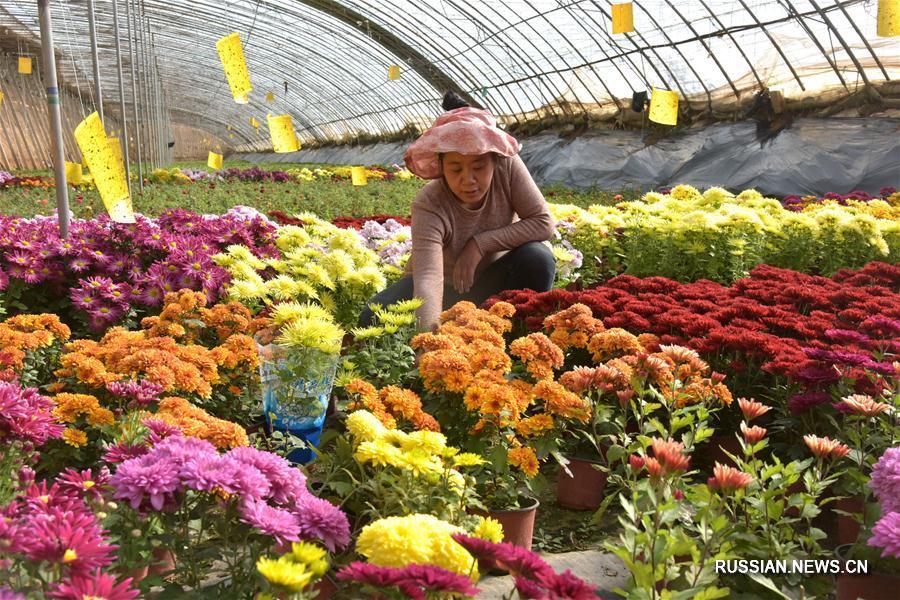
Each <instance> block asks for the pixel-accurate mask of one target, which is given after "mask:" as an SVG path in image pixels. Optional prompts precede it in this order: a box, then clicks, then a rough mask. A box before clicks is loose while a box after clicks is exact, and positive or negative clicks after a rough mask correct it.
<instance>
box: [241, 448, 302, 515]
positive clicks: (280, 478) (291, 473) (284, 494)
mask: <svg viewBox="0 0 900 600" xmlns="http://www.w3.org/2000/svg"><path fill="white" fill-rule="evenodd" d="M228 456H231V457H232V458H234V459H235V460H237V461H239V462H241V463H242V464H245V465H248V466H251V467H253V468H255V469H256V470H258V471H259V472H260V473H262V475H263V476H264V477H265V478H266V480H267V481H268V482H269V486H270V492H269V495H270V496H269V497H270V498H271V500H272V502H273V503H275V504H279V505H284V504H290V503H292V502H293V501H294V498H297V497H299V496H301V495H303V494H305V493H307V490H306V476H305V475H304V474H303V472H302V471H300V469H298V468H296V467H295V466H293V465H292V464H291V463H290V462H288V461H287V460H285V459H284V458H282V457H280V456H278V455H276V454H272V453H271V452H264V451H262V450H257V449H256V448H251V447H250V446H239V447H237V448H233V449H232V450H229V451H228Z"/></svg>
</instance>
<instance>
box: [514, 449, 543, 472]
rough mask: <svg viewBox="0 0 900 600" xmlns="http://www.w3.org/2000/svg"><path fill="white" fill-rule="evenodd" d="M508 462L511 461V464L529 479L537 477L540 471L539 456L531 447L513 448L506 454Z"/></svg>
mask: <svg viewBox="0 0 900 600" xmlns="http://www.w3.org/2000/svg"><path fill="white" fill-rule="evenodd" d="M506 460H507V461H509V464H511V465H512V466H514V467H516V468H517V469H519V470H521V471H522V472H523V473H525V475H526V476H528V477H534V476H535V475H537V473H538V469H539V468H540V465H539V463H538V459H537V455H536V454H535V453H534V450H533V449H532V448H531V447H529V446H522V447H521V448H511V449H510V450H508V451H507V453H506Z"/></svg>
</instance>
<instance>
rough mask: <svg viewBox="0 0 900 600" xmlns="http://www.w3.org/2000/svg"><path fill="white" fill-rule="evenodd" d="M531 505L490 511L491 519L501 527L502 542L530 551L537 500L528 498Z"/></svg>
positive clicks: (538, 503) (538, 504)
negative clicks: (498, 522) (496, 521)
mask: <svg viewBox="0 0 900 600" xmlns="http://www.w3.org/2000/svg"><path fill="white" fill-rule="evenodd" d="M528 500H529V501H530V502H531V503H532V504H530V505H528V506H526V507H524V508H510V509H508V510H492V511H491V512H490V516H491V518H492V519H496V520H498V521H500V524H501V525H503V541H504V542H509V543H511V544H515V545H516V546H522V547H523V548H525V549H527V550H531V540H532V538H533V537H534V517H535V516H536V515H537V509H538V506H540V504H541V503H540V502H538V499H537V498H528Z"/></svg>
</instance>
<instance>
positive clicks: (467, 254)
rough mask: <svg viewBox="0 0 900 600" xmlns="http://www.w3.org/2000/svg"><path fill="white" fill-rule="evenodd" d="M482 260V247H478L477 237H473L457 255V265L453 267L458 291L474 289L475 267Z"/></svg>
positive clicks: (463, 292) (454, 282) (454, 280)
mask: <svg viewBox="0 0 900 600" xmlns="http://www.w3.org/2000/svg"><path fill="white" fill-rule="evenodd" d="M480 262H481V248H479V247H478V243H477V242H475V238H472V239H470V240H469V241H468V242H467V243H466V245H465V247H464V248H463V249H462V252H460V253H459V256H457V257H456V266H455V267H454V268H453V287H454V288H455V289H456V291H457V292H458V293H460V294H465V293H466V292H468V291H469V290H470V289H472V282H473V280H474V279H475V269H476V267H478V263H480Z"/></svg>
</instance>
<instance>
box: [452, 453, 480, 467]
mask: <svg viewBox="0 0 900 600" xmlns="http://www.w3.org/2000/svg"><path fill="white" fill-rule="evenodd" d="M483 464H484V459H483V458H482V457H481V456H479V455H478V454H473V453H472V452H462V453H460V454H457V455H456V456H454V457H453V466H454V467H477V466H478V465H483Z"/></svg>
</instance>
